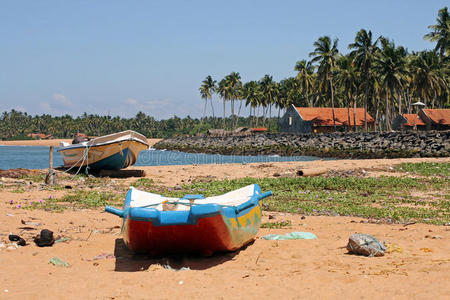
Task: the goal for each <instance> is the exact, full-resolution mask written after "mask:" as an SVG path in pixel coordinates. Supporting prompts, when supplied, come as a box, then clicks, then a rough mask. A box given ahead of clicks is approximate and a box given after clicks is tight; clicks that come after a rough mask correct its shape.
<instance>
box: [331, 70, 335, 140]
mask: <svg viewBox="0 0 450 300" xmlns="http://www.w3.org/2000/svg"><path fill="white" fill-rule="evenodd" d="M330 88H331V112H332V113H333V127H334V131H335V132H336V117H335V116H334V91H333V75H331V76H330Z"/></svg>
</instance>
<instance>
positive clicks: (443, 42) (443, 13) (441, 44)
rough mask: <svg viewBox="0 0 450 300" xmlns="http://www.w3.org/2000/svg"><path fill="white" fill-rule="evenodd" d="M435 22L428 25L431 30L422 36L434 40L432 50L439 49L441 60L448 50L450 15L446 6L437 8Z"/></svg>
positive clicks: (449, 49) (449, 48)
mask: <svg viewBox="0 0 450 300" xmlns="http://www.w3.org/2000/svg"><path fill="white" fill-rule="evenodd" d="M436 21H437V24H436V25H430V26H428V28H429V29H431V30H432V31H431V32H430V33H427V34H426V35H425V36H424V37H423V38H424V39H426V40H430V41H431V42H436V46H435V47H434V51H436V52H437V51H439V57H440V59H441V61H442V58H443V57H444V54H446V53H447V52H449V51H450V16H449V14H448V9H447V7H444V8H442V9H440V10H439V12H438V17H437V18H436Z"/></svg>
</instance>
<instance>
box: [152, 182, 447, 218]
mask: <svg viewBox="0 0 450 300" xmlns="http://www.w3.org/2000/svg"><path fill="white" fill-rule="evenodd" d="M252 183H258V184H259V185H260V187H261V189H262V190H263V191H267V190H272V191H273V196H272V197H269V198H266V199H264V200H263V203H264V207H265V209H266V210H269V211H279V212H289V213H301V214H305V215H332V216H358V217H364V218H375V219H382V220H386V221H390V222H423V223H433V224H443V223H448V222H450V205H449V197H450V196H449V187H448V180H446V179H445V178H408V177H391V176H384V177H378V178H372V177H368V178H360V177H298V178H264V179H254V178H243V179H236V180H223V181H213V182H196V183H193V184H189V185H184V186H183V187H182V190H177V191H175V190H173V189H170V188H168V189H167V190H166V191H164V192H162V191H161V190H160V189H158V190H155V191H154V192H158V193H161V192H162V193H163V194H165V195H167V196H176V197H181V196H183V195H184V194H192V193H198V194H203V195H205V196H212V195H219V194H223V193H226V192H229V191H232V190H234V189H237V188H240V187H243V186H246V185H248V184H252Z"/></svg>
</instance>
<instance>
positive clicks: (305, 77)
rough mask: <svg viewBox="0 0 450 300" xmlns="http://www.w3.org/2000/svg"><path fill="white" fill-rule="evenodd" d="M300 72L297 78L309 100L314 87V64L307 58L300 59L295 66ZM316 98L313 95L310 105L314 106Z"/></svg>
mask: <svg viewBox="0 0 450 300" xmlns="http://www.w3.org/2000/svg"><path fill="white" fill-rule="evenodd" d="M294 70H295V71H297V72H298V74H297V80H298V82H299V83H300V87H301V89H302V91H303V92H304V93H305V94H306V100H307V101H309V92H310V91H311V89H312V87H313V76H314V66H313V65H312V64H311V62H306V60H299V61H298V62H297V63H296V64H295V67H294ZM313 99H314V98H312V97H311V102H310V106H311V107H313V106H314V101H313Z"/></svg>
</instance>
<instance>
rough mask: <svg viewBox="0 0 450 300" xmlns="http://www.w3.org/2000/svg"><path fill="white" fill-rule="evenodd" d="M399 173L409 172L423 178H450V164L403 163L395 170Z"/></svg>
mask: <svg viewBox="0 0 450 300" xmlns="http://www.w3.org/2000/svg"><path fill="white" fill-rule="evenodd" d="M394 169H395V170H396V171H397V172H405V173H406V172H408V173H410V174H415V175H421V176H442V177H448V176H450V163H427V162H423V163H402V164H399V165H397V166H395V168H394Z"/></svg>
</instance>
